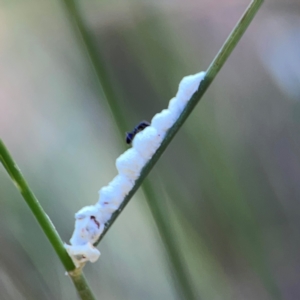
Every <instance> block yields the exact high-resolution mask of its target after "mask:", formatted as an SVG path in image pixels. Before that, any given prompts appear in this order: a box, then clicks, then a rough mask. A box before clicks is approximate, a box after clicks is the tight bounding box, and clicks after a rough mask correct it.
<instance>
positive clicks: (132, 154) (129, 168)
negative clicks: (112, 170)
mask: <svg viewBox="0 0 300 300" xmlns="http://www.w3.org/2000/svg"><path fill="white" fill-rule="evenodd" d="M145 130H146V129H145ZM145 130H144V131H145ZM144 131H142V132H144ZM142 132H141V133H142ZM139 134H140V133H139ZM139 134H138V135H139ZM135 138H136V137H135ZM144 165H145V159H144V158H143V157H142V156H141V155H140V154H139V152H138V151H136V149H134V148H130V149H128V150H126V151H125V152H124V153H123V154H121V155H120V156H119V157H118V158H117V160H116V167H117V170H118V172H119V174H120V175H124V176H127V177H128V178H130V179H132V180H136V179H137V178H138V177H139V175H140V172H141V170H142V168H143V167H144Z"/></svg>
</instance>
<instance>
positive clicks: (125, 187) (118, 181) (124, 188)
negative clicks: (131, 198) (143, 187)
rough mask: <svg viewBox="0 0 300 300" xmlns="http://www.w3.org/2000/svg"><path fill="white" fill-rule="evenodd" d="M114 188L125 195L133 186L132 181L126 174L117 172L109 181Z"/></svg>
mask: <svg viewBox="0 0 300 300" xmlns="http://www.w3.org/2000/svg"><path fill="white" fill-rule="evenodd" d="M109 185H110V186H112V187H113V188H114V189H118V190H120V191H121V193H122V194H123V195H124V196H125V195H127V194H128V193H129V192H130V191H131V189H132V188H133V186H134V181H133V180H131V179H130V178H128V177H127V176H124V175H121V174H118V175H117V176H116V177H114V179H113V180H112V181H111V182H110V183H109Z"/></svg>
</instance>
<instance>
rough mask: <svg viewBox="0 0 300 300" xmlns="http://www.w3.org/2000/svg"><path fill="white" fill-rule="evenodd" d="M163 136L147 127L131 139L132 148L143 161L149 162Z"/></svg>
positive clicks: (152, 128)
mask: <svg viewBox="0 0 300 300" xmlns="http://www.w3.org/2000/svg"><path fill="white" fill-rule="evenodd" d="M163 137H164V134H162V133H159V132H157V130H156V129H155V128H154V127H152V126H148V127H146V128H145V129H144V130H143V131H141V132H139V133H138V134H137V135H136V136H135V137H134V139H133V142H132V146H133V149H135V150H136V151H137V152H138V153H139V154H140V155H141V156H142V157H143V158H144V159H146V160H149V159H150V158H151V157H152V155H153V154H154V153H155V151H156V150H157V148H158V147H159V145H160V144H161V142H162V139H163Z"/></svg>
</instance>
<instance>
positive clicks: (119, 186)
mask: <svg viewBox="0 0 300 300" xmlns="http://www.w3.org/2000/svg"><path fill="white" fill-rule="evenodd" d="M204 77H205V72H200V73H197V74H195V75H190V76H186V77H184V78H183V79H182V80H181V82H180V84H179V89H178V92H177V94H176V97H175V98H172V99H171V100H170V102H169V106H168V109H164V110H163V111H161V112H160V113H158V114H156V115H155V116H154V117H153V118H152V121H151V124H150V123H149V122H147V121H142V122H140V123H139V124H138V125H137V126H135V128H134V129H133V130H132V131H130V132H127V133H126V143H127V144H132V148H130V149H128V150H127V151H125V152H124V153H123V154H121V155H120V156H119V157H118V158H117V160H116V167H117V170H118V173H119V174H118V175H117V176H116V177H115V178H114V179H113V180H112V181H111V182H110V183H109V184H108V185H107V186H104V187H102V188H101V189H100V191H99V201H98V202H97V203H96V204H95V205H91V206H86V207H83V208H82V209H81V210H79V211H78V212H77V213H76V214H75V219H76V221H75V229H74V232H73V235H72V237H71V239H70V243H71V245H67V244H65V245H64V246H65V248H66V250H67V252H68V253H69V255H70V257H71V258H72V260H73V262H74V264H75V266H76V268H79V267H80V266H82V264H84V263H85V262H87V261H91V262H95V261H96V260H97V259H98V258H99V256H100V251H99V250H98V249H96V248H95V247H94V246H93V244H94V243H95V242H96V241H97V240H98V239H99V237H100V235H101V234H102V232H103V230H104V227H105V223H106V222H107V221H109V220H110V218H111V216H112V214H113V213H114V212H115V211H117V210H118V209H119V207H120V205H121V204H122V202H123V201H124V198H125V197H126V195H128V193H129V192H130V191H131V189H132V188H133V187H134V182H135V180H136V179H137V178H138V177H139V175H140V173H141V170H142V169H143V167H144V166H145V164H146V163H147V162H148V160H149V159H150V158H151V157H152V156H153V154H154V153H155V151H156V150H157V149H158V148H159V146H160V144H161V142H162V140H163V138H164V136H165V135H166V132H167V131H168V130H169V129H170V128H171V127H172V126H173V124H174V123H175V122H176V120H177V119H178V117H179V116H180V114H181V113H182V111H183V110H184V108H185V106H186V104H187V102H188V101H189V100H190V98H191V97H192V95H193V94H194V93H195V92H196V91H197V89H198V87H199V84H200V82H201V81H202V80H203V79H204Z"/></svg>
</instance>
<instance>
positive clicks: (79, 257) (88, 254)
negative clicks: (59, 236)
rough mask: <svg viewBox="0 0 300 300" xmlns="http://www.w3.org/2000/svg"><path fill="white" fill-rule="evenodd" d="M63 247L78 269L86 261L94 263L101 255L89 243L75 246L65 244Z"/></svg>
mask: <svg viewBox="0 0 300 300" xmlns="http://www.w3.org/2000/svg"><path fill="white" fill-rule="evenodd" d="M64 246H65V249H66V250H67V252H68V254H69V255H70V257H71V258H72V261H73V263H74V265H75V267H76V268H79V267H80V266H81V265H82V264H84V263H85V262H87V261H90V262H96V261H97V260H98V258H99V256H100V254H101V253H100V251H99V250H98V249H97V248H95V247H94V246H93V245H92V244H91V243H86V244H84V245H76V246H70V245H67V244H65V245H64Z"/></svg>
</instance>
